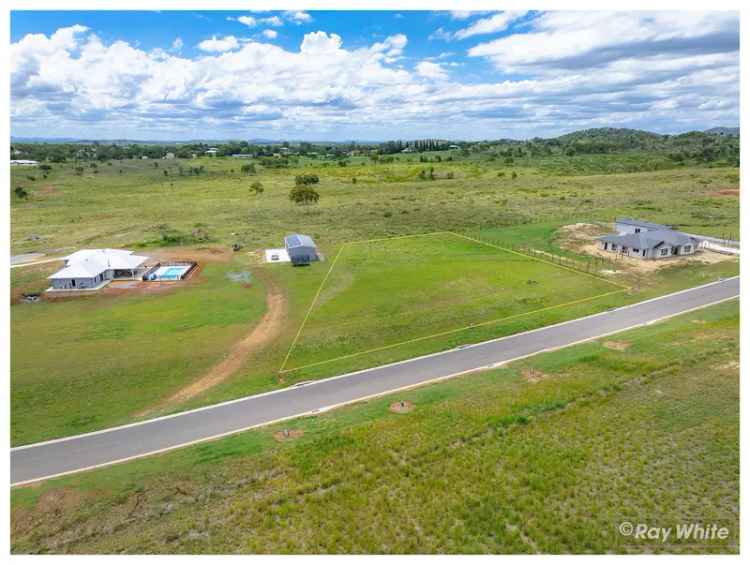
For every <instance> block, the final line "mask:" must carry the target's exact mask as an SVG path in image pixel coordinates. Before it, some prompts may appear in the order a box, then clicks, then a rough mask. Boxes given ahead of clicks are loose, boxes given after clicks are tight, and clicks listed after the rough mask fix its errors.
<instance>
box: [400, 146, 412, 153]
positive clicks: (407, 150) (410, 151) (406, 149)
mask: <svg viewBox="0 0 750 565" xmlns="http://www.w3.org/2000/svg"><path fill="white" fill-rule="evenodd" d="M401 153H414V148H413V147H406V148H404V149H402V150H401Z"/></svg>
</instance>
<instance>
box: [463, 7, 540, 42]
mask: <svg viewBox="0 0 750 565" xmlns="http://www.w3.org/2000/svg"><path fill="white" fill-rule="evenodd" d="M525 14H526V12H516V11H507V12H501V13H499V14H495V15H494V16H490V17H489V18H483V19H481V20H477V21H476V22H474V23H473V24H471V25H470V26H468V27H466V28H463V29H460V30H458V31H457V32H456V33H455V34H454V37H455V38H456V39H466V38H467V37H473V36H475V35H485V34H488V33H499V32H501V31H505V30H506V29H508V26H509V25H510V24H511V23H513V21H514V20H517V19H518V18H520V17H522V16H523V15H525Z"/></svg>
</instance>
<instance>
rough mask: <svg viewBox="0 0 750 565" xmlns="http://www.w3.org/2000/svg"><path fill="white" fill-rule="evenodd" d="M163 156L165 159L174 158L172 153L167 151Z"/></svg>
mask: <svg viewBox="0 0 750 565" xmlns="http://www.w3.org/2000/svg"><path fill="white" fill-rule="evenodd" d="M164 158H165V159H174V153H167V154H166V155H164Z"/></svg>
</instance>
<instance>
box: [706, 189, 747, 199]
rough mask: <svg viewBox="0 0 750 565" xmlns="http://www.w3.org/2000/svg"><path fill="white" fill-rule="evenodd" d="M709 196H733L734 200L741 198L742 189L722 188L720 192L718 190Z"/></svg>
mask: <svg viewBox="0 0 750 565" xmlns="http://www.w3.org/2000/svg"><path fill="white" fill-rule="evenodd" d="M708 195H709V196H731V197H734V198H739V197H740V189H739V188H722V189H720V190H716V191H714V192H709V194H708Z"/></svg>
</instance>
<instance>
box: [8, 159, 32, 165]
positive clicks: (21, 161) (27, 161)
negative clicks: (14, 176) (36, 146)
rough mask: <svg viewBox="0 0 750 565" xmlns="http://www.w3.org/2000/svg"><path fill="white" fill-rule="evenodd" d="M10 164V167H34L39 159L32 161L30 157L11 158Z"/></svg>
mask: <svg viewBox="0 0 750 565" xmlns="http://www.w3.org/2000/svg"><path fill="white" fill-rule="evenodd" d="M10 164H11V166H12V167H36V166H37V165H38V164H39V161H32V160H31V159H11V160H10Z"/></svg>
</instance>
